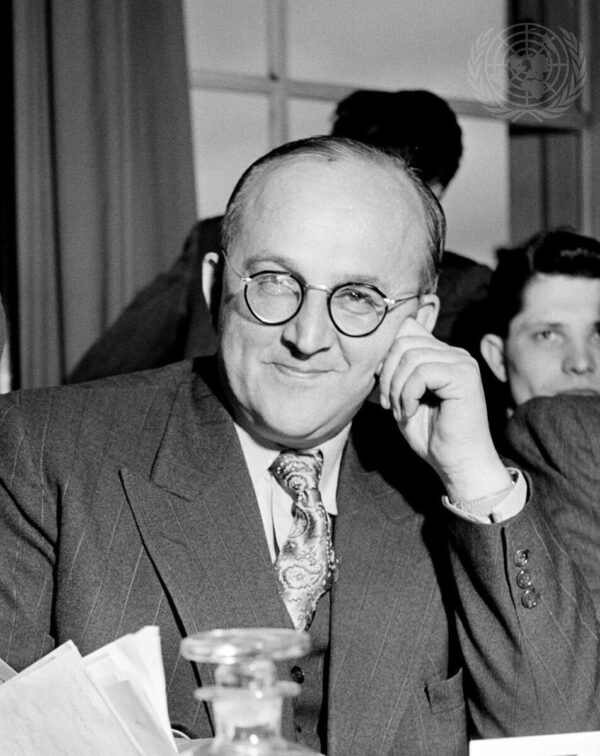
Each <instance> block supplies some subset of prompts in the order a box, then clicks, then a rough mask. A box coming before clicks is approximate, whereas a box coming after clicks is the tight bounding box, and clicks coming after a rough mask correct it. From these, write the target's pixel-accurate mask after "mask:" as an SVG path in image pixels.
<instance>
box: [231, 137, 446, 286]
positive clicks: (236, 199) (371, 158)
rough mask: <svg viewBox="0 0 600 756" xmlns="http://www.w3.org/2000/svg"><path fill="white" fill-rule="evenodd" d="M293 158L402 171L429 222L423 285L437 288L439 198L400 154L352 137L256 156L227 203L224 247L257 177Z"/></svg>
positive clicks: (313, 140) (441, 224) (312, 140)
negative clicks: (346, 161) (346, 162)
mask: <svg viewBox="0 0 600 756" xmlns="http://www.w3.org/2000/svg"><path fill="white" fill-rule="evenodd" d="M291 159H294V160H296V159H301V160H304V159H305V160H321V161H323V162H334V161H339V160H355V161H356V160H362V161H363V162H367V163H370V164H371V165H375V166H378V167H379V168H382V169H384V170H387V171H389V172H391V173H397V172H400V173H402V174H403V175H404V176H406V178H407V179H408V180H409V182H410V184H411V185H412V186H413V188H414V190H415V192H416V194H417V196H418V197H419V199H420V201H421V205H422V207H423V213H424V216H425V221H426V224H427V233H428V252H429V255H428V259H427V261H425V264H424V266H423V272H422V285H423V287H424V289H425V291H433V290H434V289H435V285H436V281H437V274H438V271H439V267H440V263H441V257H442V251H443V249H444V240H445V239H444V237H445V229H446V222H445V218H444V213H443V211H442V208H441V207H440V204H439V202H438V201H437V199H436V198H435V196H434V194H433V193H432V192H431V190H430V189H429V188H428V187H427V186H426V185H425V184H424V183H423V182H422V181H421V180H420V179H419V178H418V176H417V175H416V174H415V173H414V172H413V171H412V170H411V169H410V168H409V167H408V166H407V165H406V163H405V161H404V160H403V159H402V158H401V157H399V156H398V155H394V154H391V153H386V152H384V151H382V150H380V149H378V148H376V147H373V146H371V145H368V144H363V143H360V142H356V141H354V140H352V139H343V138H341V137H333V136H317V137H309V138H308V139H300V140H298V141H296V142H288V143H287V144H283V145H281V146H280V147H276V148H275V149H274V150H271V152H269V153H267V154H266V155H264V156H263V157H261V158H259V159H258V160H256V161H255V162H254V163H253V164H252V165H251V166H250V167H249V168H248V169H247V170H246V171H245V172H244V173H243V174H242V177H241V178H240V179H239V181H238V182H237V184H236V186H235V188H234V190H233V192H232V194H231V197H230V198H229V202H228V203H227V209H226V210H225V216H224V218H223V225H222V239H223V246H224V247H225V249H227V248H228V247H229V246H230V245H231V243H232V241H233V239H234V238H235V236H236V234H237V233H238V232H239V229H240V223H241V219H242V215H243V212H242V211H243V208H244V205H245V202H246V199H247V196H248V192H249V191H250V189H251V187H252V186H253V185H254V182H255V180H256V178H257V177H260V176H261V175H262V174H263V173H264V171H265V169H267V168H269V167H272V164H273V163H275V162H284V161H286V160H291Z"/></svg>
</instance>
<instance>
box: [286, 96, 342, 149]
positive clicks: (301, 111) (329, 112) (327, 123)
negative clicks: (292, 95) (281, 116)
mask: <svg viewBox="0 0 600 756" xmlns="http://www.w3.org/2000/svg"><path fill="white" fill-rule="evenodd" d="M289 105H290V107H289V118H290V121H289V125H290V139H304V137H309V136H315V135H316V134H329V133H330V132H331V125H332V121H333V113H334V111H335V105H336V103H335V102H323V101H322V100H295V99H292V100H290V103H289Z"/></svg>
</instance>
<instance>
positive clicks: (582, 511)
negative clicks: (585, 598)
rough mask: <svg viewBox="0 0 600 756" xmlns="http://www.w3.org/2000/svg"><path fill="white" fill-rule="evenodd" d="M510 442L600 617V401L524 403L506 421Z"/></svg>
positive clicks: (571, 399) (575, 399) (549, 399)
mask: <svg viewBox="0 0 600 756" xmlns="http://www.w3.org/2000/svg"><path fill="white" fill-rule="evenodd" d="M507 442H508V453H509V454H510V455H511V456H512V457H513V458H514V459H515V460H516V461H517V462H518V463H519V464H520V465H521V466H522V467H523V468H524V469H525V470H527V472H528V474H529V476H530V478H531V480H532V481H533V487H534V489H535V491H536V495H537V497H538V498H539V499H540V501H542V503H543V508H544V511H545V512H546V513H547V514H548V516H549V517H550V518H551V519H552V521H553V522H554V523H555V525H556V527H557V529H558V530H559V532H560V534H561V536H562V538H563V539H564V541H565V544H566V546H567V548H568V549H569V552H570V553H571V555H572V557H573V559H574V560H575V562H576V563H577V565H578V567H579V568H580V569H581V571H582V572H583V574H584V576H585V578H586V580H587V583H588V585H589V587H590V590H591V592H592V596H593V598H594V603H595V605H596V611H597V613H598V615H599V616H600V557H599V555H600V502H599V498H598V491H599V488H600V399H598V398H597V397H587V396H567V395H563V396H556V397H543V398H542V397H540V398H537V399H534V400H532V401H529V402H526V403H525V404H523V405H521V406H520V407H519V408H518V410H517V412H516V413H515V415H514V417H513V418H512V419H511V421H510V423H509V425H508V428H507Z"/></svg>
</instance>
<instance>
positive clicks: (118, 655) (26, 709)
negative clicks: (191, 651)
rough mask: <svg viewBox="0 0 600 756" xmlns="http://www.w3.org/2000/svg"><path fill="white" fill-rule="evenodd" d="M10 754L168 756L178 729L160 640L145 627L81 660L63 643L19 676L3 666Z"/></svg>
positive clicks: (5, 750)
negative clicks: (174, 724)
mask: <svg viewBox="0 0 600 756" xmlns="http://www.w3.org/2000/svg"><path fill="white" fill-rule="evenodd" d="M2 680H4V682H3V683H2V684H1V685H0V741H1V746H0V749H1V752H2V754H6V756H32V754H44V756H65V754H69V753H77V754H86V756H115V754H119V756H130V754H131V756H165V755H167V756H168V754H177V753H178V750H177V746H176V745H175V739H174V738H173V735H172V733H171V727H170V724H169V715H168V710H167V698H166V687H165V677H164V669H163V663H162V655H161V650H160V637H159V632H158V628H157V627H145V628H142V630H140V631H139V632H137V633H132V634H130V635H126V636H124V637H123V638H120V639H119V640H117V641H114V642H113V643H110V644H109V645H107V646H104V647H103V648H100V649H98V650H97V651H95V652H94V653H92V654H89V655H88V656H86V657H82V656H81V654H80V653H79V651H78V650H77V647H76V646H75V644H73V643H72V642H70V641H69V642H67V643H64V644H63V645H62V646H59V647H58V648H56V649H55V650H54V651H52V652H51V653H49V654H48V655H47V656H44V658H43V659H40V660H39V661H37V662H36V663H35V664H33V665H32V666H30V667H28V668H27V669H25V670H23V672H20V673H19V674H15V673H14V672H13V671H12V670H11V669H10V667H8V665H6V664H4V663H3V662H2V664H0V681H2Z"/></svg>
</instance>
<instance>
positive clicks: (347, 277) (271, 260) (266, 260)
mask: <svg viewBox="0 0 600 756" xmlns="http://www.w3.org/2000/svg"><path fill="white" fill-rule="evenodd" d="M273 265H275V266H277V267H280V268H282V269H283V270H285V271H286V272H288V273H292V274H293V275H295V276H298V278H301V279H304V276H303V275H302V274H301V273H300V271H299V270H298V268H297V265H296V264H295V261H294V259H293V258H291V257H286V256H285V255H269V254H257V255H256V256H252V255H251V256H250V257H248V258H246V266H247V267H248V268H250V267H252V268H254V269H255V270H256V269H257V268H260V267H262V268H263V269H264V270H269V268H270V267H271V266H273ZM337 278H338V283H337V285H338V286H339V285H340V284H342V285H343V284H345V283H350V282H352V283H362V284H369V285H371V286H375V287H376V288H378V289H381V287H382V286H385V282H384V281H383V280H382V279H381V278H380V276H377V275H374V274H371V273H356V272H354V273H352V272H345V273H344V272H342V273H340V274H339V275H338V276H337ZM308 283H318V281H309V282H308ZM381 290H382V289H381Z"/></svg>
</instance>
